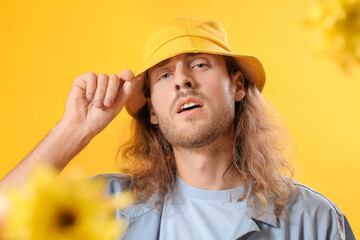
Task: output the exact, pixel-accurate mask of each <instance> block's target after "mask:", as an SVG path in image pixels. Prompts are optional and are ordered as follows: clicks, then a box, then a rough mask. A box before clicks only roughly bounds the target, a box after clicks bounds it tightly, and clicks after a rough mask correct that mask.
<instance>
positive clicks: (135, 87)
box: [115, 73, 145, 112]
mask: <svg viewBox="0 0 360 240" xmlns="http://www.w3.org/2000/svg"><path fill="white" fill-rule="evenodd" d="M144 76H145V73H142V74H140V75H138V76H136V77H135V78H133V79H131V80H127V81H124V83H123V86H122V87H121V88H120V90H119V92H118V95H117V96H116V99H115V102H116V112H120V111H121V109H122V108H123V106H124V105H125V103H126V102H127V100H128V99H129V98H130V97H131V99H139V100H140V99H141V98H143V96H142V94H143V93H142V88H143V82H144Z"/></svg>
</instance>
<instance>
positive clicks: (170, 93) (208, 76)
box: [148, 53, 245, 148]
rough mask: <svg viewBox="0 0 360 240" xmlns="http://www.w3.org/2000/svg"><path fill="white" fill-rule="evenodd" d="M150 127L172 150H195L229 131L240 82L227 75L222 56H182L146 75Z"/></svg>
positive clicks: (240, 93) (239, 95)
mask: <svg viewBox="0 0 360 240" xmlns="http://www.w3.org/2000/svg"><path fill="white" fill-rule="evenodd" d="M149 81H150V91H151V95H150V99H151V100H150V101H149V102H148V104H149V108H150V112H151V123H153V124H159V127H160V130H161V131H162V132H163V134H164V136H165V137H166V139H167V140H168V141H169V142H170V143H171V144H172V146H174V147H182V148H199V147H203V146H206V145H208V144H210V143H212V142H213V141H214V140H215V139H217V138H218V137H220V136H223V135H228V134H229V133H230V132H231V131H232V130H233V122H234V112H235V101H240V100H241V99H242V98H243V97H244V94H245V92H244V91H243V78H242V75H241V73H240V72H238V73H236V74H234V75H232V76H229V74H228V73H227V70H226V64H225V61H224V59H223V57H222V56H220V55H213V54H205V53H200V54H194V53H187V54H180V55H177V56H175V57H172V58H169V59H167V60H165V61H163V62H161V63H159V64H157V65H156V66H154V67H152V68H151V69H150V70H149Z"/></svg>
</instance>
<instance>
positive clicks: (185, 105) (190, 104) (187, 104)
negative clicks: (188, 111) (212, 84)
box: [181, 102, 199, 109]
mask: <svg viewBox="0 0 360 240" xmlns="http://www.w3.org/2000/svg"><path fill="white" fill-rule="evenodd" d="M196 105H199V104H197V103H194V102H189V103H185V104H184V105H182V107H181V109H184V108H188V107H193V106H196Z"/></svg>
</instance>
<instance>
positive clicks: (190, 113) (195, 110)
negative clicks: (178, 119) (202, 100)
mask: <svg viewBox="0 0 360 240" xmlns="http://www.w3.org/2000/svg"><path fill="white" fill-rule="evenodd" d="M202 109H203V107H199V108H194V109H191V110H187V111H183V112H181V113H178V114H179V115H182V116H190V115H194V114H196V113H198V112H200V111H201V110H202Z"/></svg>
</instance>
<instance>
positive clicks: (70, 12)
mask: <svg viewBox="0 0 360 240" xmlns="http://www.w3.org/2000/svg"><path fill="white" fill-rule="evenodd" d="M308 12H309V1H289V0H273V1H267V0H252V1H244V0H241V1H240V0H232V1H231V0H221V1H215V0H206V1H204V0H196V1H194V0H191V1H189V0H183V1H166V0H153V1H145V0H144V1H139V0H135V1H134V0H121V1H120V0H119V1H115V0H113V1H109V0H103V1H75V0H72V1H69V0H66V1H39V0H36V1H11V0H8V1H4V0H1V1H0V13H1V14H0V34H1V35H0V56H1V59H0V78H1V84H0V93H1V94H0V103H1V107H0V114H1V117H0V128H1V138H0V139H1V140H0V141H1V143H0V146H1V151H0V159H1V168H0V178H2V177H3V176H5V174H6V173H7V172H9V171H10V170H11V169H12V168H13V167H14V166H15V165H16V164H17V163H18V162H19V161H21V159H23V158H24V157H25V156H26V155H27V154H28V153H29V152H30V151H31V150H32V149H33V148H34V147H35V146H36V145H37V143H38V142H39V141H40V140H41V139H42V138H43V137H44V136H45V135H46V134H47V133H48V132H49V131H50V130H51V129H52V127H53V126H54V125H55V124H56V123H57V122H58V121H59V120H60V119H61V117H62V114H63V112H64V107H65V101H66V98H67V95H68V93H69V90H70V88H71V84H72V81H73V80H74V79H75V77H76V76H78V75H80V74H82V73H85V72H88V71H95V72H96V73H97V74H98V73H101V72H104V73H107V74H112V73H119V72H120V71H121V70H123V69H124V68H130V69H133V70H136V68H137V67H138V66H139V62H140V54H141V48H142V46H143V45H144V43H145V40H146V37H147V36H148V35H149V33H150V30H151V28H152V27H153V26H154V25H156V24H159V23H161V22H164V21H167V20H168V19H170V18H172V17H175V16H179V15H198V16H205V17H210V18H214V19H217V20H219V21H220V22H222V23H223V25H224V26H225V28H226V30H227V32H228V35H229V42H230V45H231V46H232V48H233V50H234V51H236V52H239V53H246V54H252V55H255V56H257V57H258V58H260V59H261V61H262V62H263V64H264V66H265V69H266V72H267V83H266V85H265V89H264V92H263V94H264V96H265V97H266V98H267V99H268V100H269V101H270V102H272V103H273V105H274V106H275V108H276V109H277V110H278V112H279V113H280V114H281V115H282V116H283V118H284V119H285V121H286V122H287V129H288V130H289V132H290V134H291V135H292V137H293V139H294V143H295V150H296V179H297V180H298V181H300V182H303V183H305V184H306V185H309V186H310V187H312V188H314V189H316V190H318V191H320V192H321V193H322V194H324V195H325V196H327V197H328V198H330V199H331V200H332V201H333V202H335V203H336V204H337V205H338V206H339V207H340V209H341V210H342V211H343V212H344V213H345V215H346V216H347V217H348V219H349V221H350V224H351V225H352V228H353V230H354V232H355V234H356V235H357V236H358V237H360V235H359V234H360V232H359V230H357V227H356V226H358V225H360V217H359V216H360V204H358V201H359V200H358V199H359V198H360V191H359V190H360V181H359V173H360V172H359V170H360V161H359V160H360V157H359V154H358V151H359V149H360V148H359V140H358V138H359V136H360V127H359V123H360V110H359V109H360V108H359V103H360V96H359V92H360V71H359V68H360V67H358V68H354V69H352V71H350V72H349V73H344V72H343V71H342V70H341V69H340V68H339V67H338V66H337V65H336V63H334V62H333V61H332V60H330V59H327V58H324V57H323V56H320V55H319V54H317V53H316V50H315V49H314V48H313V47H312V43H311V41H312V38H313V34H314V30H313V29H309V28H307V27H306V26H305V24H304V21H305V18H306V16H307V13H308ZM129 120H130V118H129V116H128V115H127V114H126V113H125V112H122V113H121V114H120V115H119V116H118V117H116V118H115V120H114V121H113V122H112V123H111V124H110V125H109V126H108V127H107V128H106V129H105V130H104V131H103V132H102V133H101V134H99V135H98V136H97V137H96V138H94V139H93V140H92V142H91V143H90V144H89V145H88V147H87V148H85V149H84V150H83V151H82V152H81V153H80V154H79V155H78V156H77V157H76V158H75V159H74V160H73V161H72V162H71V163H70V165H69V166H68V167H67V168H66V169H65V171H64V172H63V176H66V175H67V174H72V173H73V171H72V170H74V169H77V168H78V167H79V166H81V167H84V168H85V172H86V175H87V176H90V175H94V174H98V173H104V172H115V171H116V166H115V162H114V157H115V154H116V150H117V146H118V144H119V142H120V141H121V139H123V137H122V136H126V135H127V134H128V126H129V125H128V124H129Z"/></svg>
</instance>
